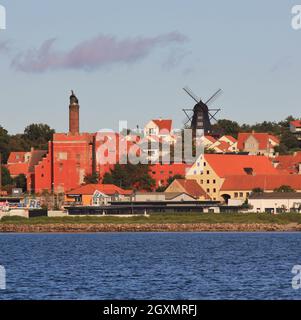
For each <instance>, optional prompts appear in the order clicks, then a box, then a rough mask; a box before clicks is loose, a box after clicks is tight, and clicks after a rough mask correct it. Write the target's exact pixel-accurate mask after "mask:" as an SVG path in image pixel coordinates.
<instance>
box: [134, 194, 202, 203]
mask: <svg viewBox="0 0 301 320" xmlns="http://www.w3.org/2000/svg"><path fill="white" fill-rule="evenodd" d="M132 199H133V201H135V202H167V201H168V202H185V201H196V200H197V199H196V198H195V197H194V196H192V195H190V194H188V193H186V192H136V193H135V194H134V195H133V198H132Z"/></svg>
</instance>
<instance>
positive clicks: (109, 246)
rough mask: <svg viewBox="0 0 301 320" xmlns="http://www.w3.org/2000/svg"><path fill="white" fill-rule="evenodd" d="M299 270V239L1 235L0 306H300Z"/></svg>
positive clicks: (291, 236) (221, 235) (269, 235)
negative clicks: (92, 302) (41, 302)
mask: <svg viewBox="0 0 301 320" xmlns="http://www.w3.org/2000/svg"><path fill="white" fill-rule="evenodd" d="M298 265H299V266H300V265H301V233H97V234H0V266H2V267H1V268H0V270H2V280H4V279H3V277H4V276H5V288H4V287H3V288H1V289H0V300H57V299H58V300H66V299H68V300H70V299H71V300H108V299H110V300H111V299H114V300H116V299H126V300H128V299H130V300H132V299H134V300H137V299H143V300H154V299H156V300H161V299H164V300H174V299H180V300H183V299H184V300H208V299H209V300H221V299H222V300H224V299H226V300H236V299H243V300H251V299H252V300H254V299H256V300H258V299H264V300H274V299H277V300H278V299H284V300H287V299H294V300H295V299H296V300H299V299H301V289H298V281H297V282H296V278H295V276H296V275H295V274H293V273H292V271H293V268H294V266H298ZM295 268H296V267H295ZM297 268H298V267H297ZM300 268H301V267H300ZM3 270H5V273H3ZM294 278H295V285H293V283H294V281H293V279H294ZM2 282H3V281H2ZM2 284H3V283H2ZM296 284H297V287H296ZM299 284H300V283H299Z"/></svg>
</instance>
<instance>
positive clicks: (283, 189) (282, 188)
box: [274, 185, 296, 192]
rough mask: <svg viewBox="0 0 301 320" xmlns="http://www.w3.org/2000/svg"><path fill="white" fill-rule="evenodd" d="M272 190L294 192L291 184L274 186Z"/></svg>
mask: <svg viewBox="0 0 301 320" xmlns="http://www.w3.org/2000/svg"><path fill="white" fill-rule="evenodd" d="M274 192H296V190H294V189H293V188H292V187H291V186H285V185H283V186H281V187H279V188H276V189H275V190H274Z"/></svg>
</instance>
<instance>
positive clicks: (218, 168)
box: [205, 154, 279, 177]
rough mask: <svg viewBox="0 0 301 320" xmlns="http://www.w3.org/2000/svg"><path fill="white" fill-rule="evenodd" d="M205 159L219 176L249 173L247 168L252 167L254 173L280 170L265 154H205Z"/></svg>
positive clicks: (276, 172) (274, 172) (275, 172)
mask: <svg viewBox="0 0 301 320" xmlns="http://www.w3.org/2000/svg"><path fill="white" fill-rule="evenodd" d="M205 160H206V161H207V162H208V163H209V165H210V166H211V167H212V169H213V170H214V171H215V173H216V174H217V175H218V176H219V177H225V176H230V175H247V173H246V172H245V168H252V169H253V175H260V174H279V170H277V169H275V168H274V166H273V165H272V163H271V161H270V160H269V159H268V158H267V157H264V156H250V155H234V154H205Z"/></svg>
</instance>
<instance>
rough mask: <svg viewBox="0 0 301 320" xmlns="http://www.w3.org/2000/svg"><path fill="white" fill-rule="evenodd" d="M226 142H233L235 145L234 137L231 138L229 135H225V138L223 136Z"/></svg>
mask: <svg viewBox="0 0 301 320" xmlns="http://www.w3.org/2000/svg"><path fill="white" fill-rule="evenodd" d="M225 137H226V138H227V139H228V140H230V141H231V142H233V143H235V142H237V140H236V139H235V138H234V137H232V136H229V135H227V136H225Z"/></svg>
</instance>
